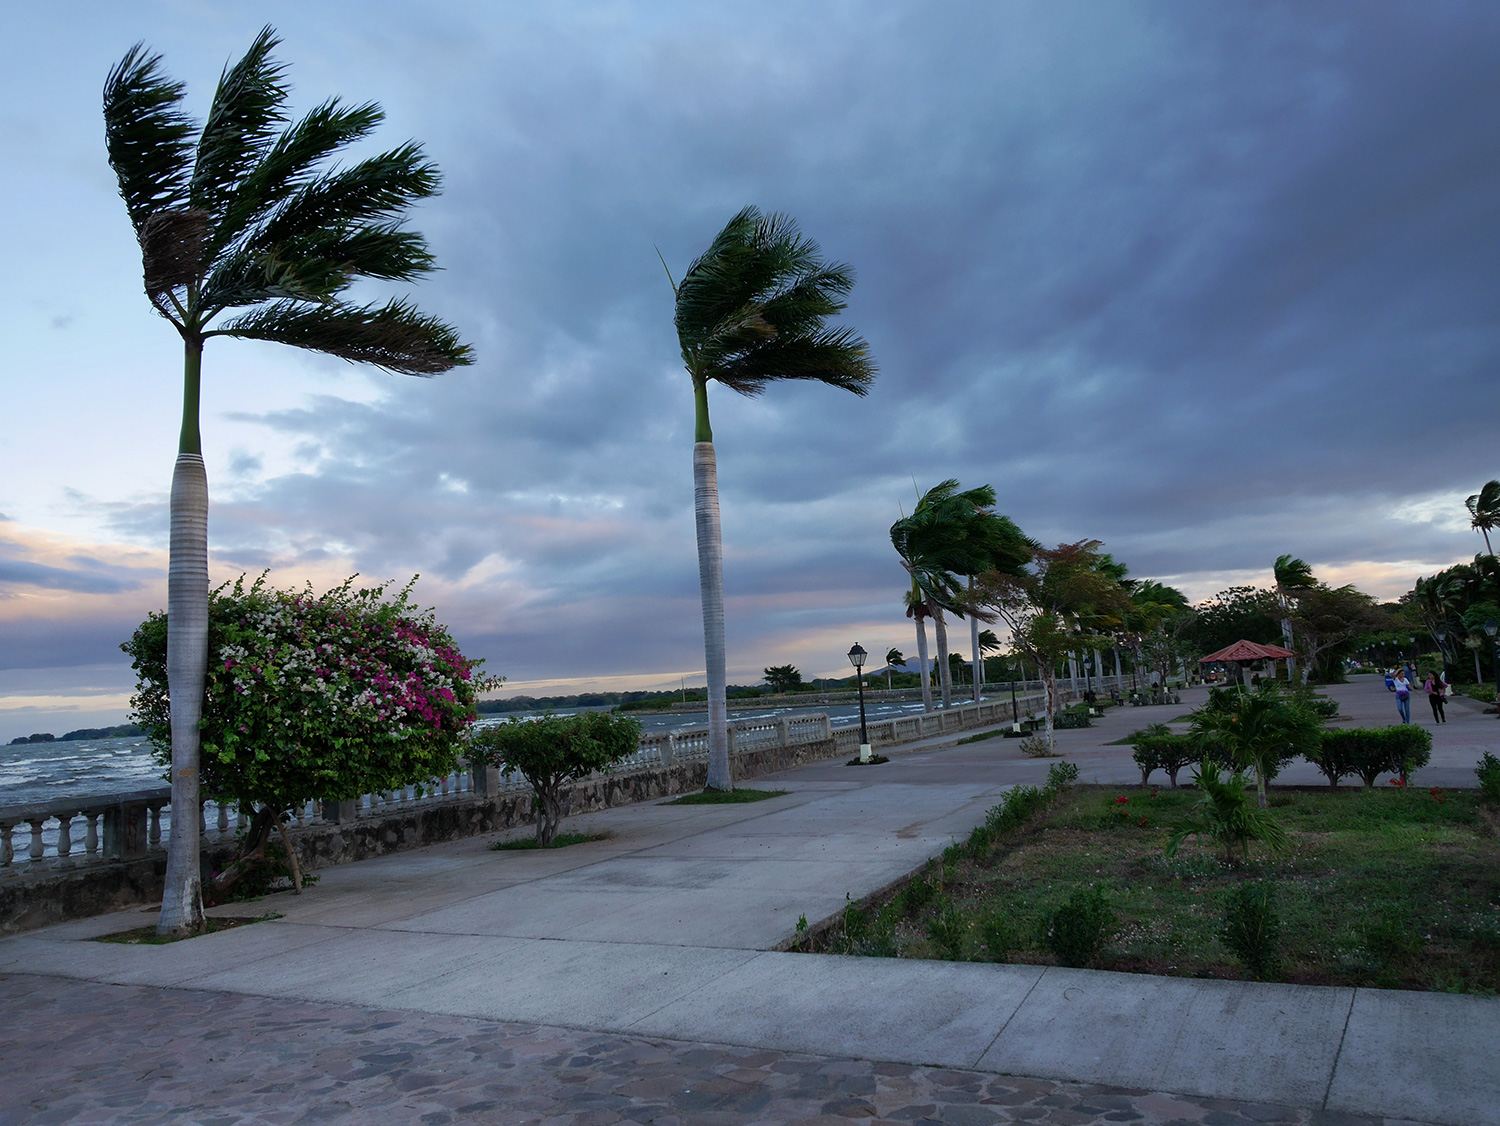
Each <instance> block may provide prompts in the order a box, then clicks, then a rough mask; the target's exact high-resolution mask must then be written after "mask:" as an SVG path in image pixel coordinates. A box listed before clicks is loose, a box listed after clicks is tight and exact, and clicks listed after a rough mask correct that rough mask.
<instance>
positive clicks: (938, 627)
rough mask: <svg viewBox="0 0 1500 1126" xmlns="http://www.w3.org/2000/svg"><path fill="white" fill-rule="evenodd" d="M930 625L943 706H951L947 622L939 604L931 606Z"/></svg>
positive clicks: (951, 685)
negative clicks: (934, 638) (935, 647)
mask: <svg viewBox="0 0 1500 1126" xmlns="http://www.w3.org/2000/svg"><path fill="white" fill-rule="evenodd" d="M932 626H933V631H934V632H935V633H936V634H937V657H938V686H939V687H940V688H941V689H942V692H943V707H945V708H951V707H952V706H953V670H952V669H950V668H949V667H948V623H947V622H945V621H944V620H943V611H942V608H941V607H939V606H934V607H933V608H932Z"/></svg>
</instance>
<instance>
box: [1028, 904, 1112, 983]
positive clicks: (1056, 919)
mask: <svg viewBox="0 0 1500 1126" xmlns="http://www.w3.org/2000/svg"><path fill="white" fill-rule="evenodd" d="M1117 922H1118V921H1117V919H1116V918H1115V913H1114V912H1113V911H1111V910H1110V907H1109V900H1108V898H1107V897H1106V896H1105V894H1104V889H1103V888H1102V887H1099V886H1098V885H1095V886H1094V887H1091V888H1089V889H1087V890H1085V889H1083V888H1079V889H1078V890H1077V891H1075V892H1073V894H1072V895H1070V896H1068V899H1067V901H1066V902H1065V903H1063V904H1062V905H1061V906H1060V907H1058V908H1057V910H1055V911H1053V912H1052V913H1051V914H1050V915H1048V916H1047V917H1046V918H1045V919H1044V920H1043V921H1042V941H1043V943H1044V944H1045V945H1046V947H1047V949H1049V950H1051V951H1052V953H1053V955H1054V956H1055V957H1056V958H1057V960H1058V961H1059V962H1061V963H1062V964H1063V965H1065V966H1074V967H1080V966H1089V965H1092V964H1093V963H1094V962H1096V961H1097V960H1098V958H1099V955H1100V953H1101V952H1102V951H1103V950H1104V944H1105V943H1106V942H1108V941H1109V939H1110V936H1111V935H1113V934H1114V932H1115V927H1116V925H1117Z"/></svg>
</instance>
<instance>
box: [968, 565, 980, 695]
mask: <svg viewBox="0 0 1500 1126" xmlns="http://www.w3.org/2000/svg"><path fill="white" fill-rule="evenodd" d="M973 594H974V576H973V575H970V576H969V595H970V597H973ZM969 648H970V649H971V650H972V651H973V654H974V676H973V677H972V679H973V681H974V702H975V703H976V704H977V703H979V694H980V690H981V689H982V688H983V687H984V662H983V660H981V658H980V656H979V619H978V618H976V617H975V616H974V615H973V614H970V615H969Z"/></svg>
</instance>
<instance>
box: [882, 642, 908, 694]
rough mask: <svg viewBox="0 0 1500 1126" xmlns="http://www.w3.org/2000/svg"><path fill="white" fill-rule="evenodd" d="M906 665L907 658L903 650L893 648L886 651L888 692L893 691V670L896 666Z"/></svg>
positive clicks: (886, 687)
mask: <svg viewBox="0 0 1500 1126" xmlns="http://www.w3.org/2000/svg"><path fill="white" fill-rule="evenodd" d="M904 664H906V657H905V656H904V655H903V654H902V652H901V650H899V649H897V648H895V647H894V646H892V647H891V648H890V649H887V650H886V651H885V690H886V691H887V692H889V691H890V690H891V669H892V668H894V667H895V666H896V665H904Z"/></svg>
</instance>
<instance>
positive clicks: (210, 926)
mask: <svg viewBox="0 0 1500 1126" xmlns="http://www.w3.org/2000/svg"><path fill="white" fill-rule="evenodd" d="M279 918H281V915H280V914H278V913H277V912H275V911H267V912H266V913H265V914H264V915H255V916H253V917H249V916H230V915H210V916H209V917H208V918H207V919H206V920H205V922H206V924H207V925H206V926H205V927H204V928H203V930H202V931H200V932H199V934H189V935H181V936H178V937H169V936H163V935H159V934H157V933H156V927H155V925H152V926H146V927H132V928H131V929H130V930H128V931H115V933H114V934H101V935H99V937H97V938H95V939H94V940H93V941H95V942H114V943H119V944H120V945H122V946H166V945H168V944H169V943H173V942H185V941H186V940H187V939H190V938H198V937H199V935H203V934H217V933H218V932H219V931H230V930H234V928H235V927H247V926H249V925H250V924H251V923H264V922H268V921H270V920H271V919H279Z"/></svg>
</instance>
